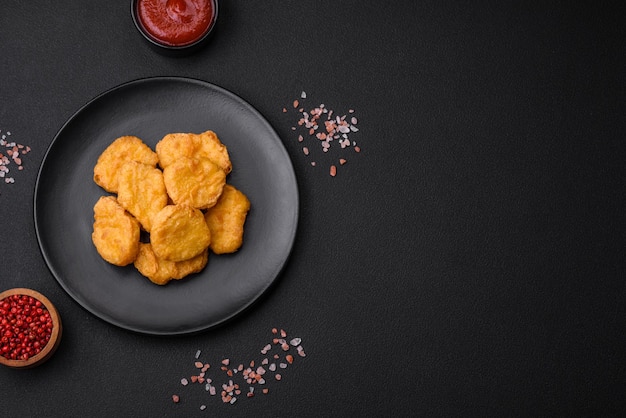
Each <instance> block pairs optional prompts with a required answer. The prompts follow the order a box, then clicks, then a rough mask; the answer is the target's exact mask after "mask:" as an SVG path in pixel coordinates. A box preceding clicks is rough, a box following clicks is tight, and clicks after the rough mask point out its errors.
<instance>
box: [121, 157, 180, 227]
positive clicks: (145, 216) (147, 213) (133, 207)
mask: <svg viewBox="0 0 626 418" xmlns="http://www.w3.org/2000/svg"><path fill="white" fill-rule="evenodd" d="M117 179H118V195H117V201H118V202H119V204H120V205H122V207H123V208H124V209H126V210H127V211H129V212H130V213H131V214H132V215H133V216H134V217H135V218H137V220H138V221H139V223H141V226H142V227H143V229H144V230H146V231H148V232H150V230H151V229H152V218H153V217H154V216H155V215H156V214H157V213H158V212H159V211H160V210H161V209H163V208H164V207H165V206H166V205H167V203H168V195H167V191H166V189H165V183H164V182H163V172H162V171H161V170H159V169H158V168H156V167H154V166H151V165H146V164H142V163H138V162H136V161H129V162H126V163H124V164H123V165H122V166H121V167H120V170H119V174H118V176H117Z"/></svg>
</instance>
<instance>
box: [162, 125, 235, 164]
mask: <svg viewBox="0 0 626 418" xmlns="http://www.w3.org/2000/svg"><path fill="white" fill-rule="evenodd" d="M156 152H157V154H158V156H159V165H160V166H161V168H166V167H167V166H168V165H170V164H172V163H173V162H174V161H176V160H177V159H178V158H180V157H204V158H208V159H209V160H211V161H213V162H214V163H215V164H217V165H218V166H219V167H221V169H222V170H224V172H225V173H226V174H228V173H230V172H231V171H232V169H233V167H232V163H231V161H230V156H229V155H228V149H227V148H226V146H225V145H224V144H222V142H221V141H220V140H219V138H218V137H217V135H216V134H215V132H213V131H206V132H202V133H201V134H194V133H171V134H167V135H165V136H164V137H163V139H161V140H160V141H159V142H158V143H157V144H156Z"/></svg>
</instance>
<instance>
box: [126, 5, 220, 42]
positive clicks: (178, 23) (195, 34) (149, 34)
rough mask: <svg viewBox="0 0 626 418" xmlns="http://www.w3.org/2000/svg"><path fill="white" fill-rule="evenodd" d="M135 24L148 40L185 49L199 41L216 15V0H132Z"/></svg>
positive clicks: (211, 25) (210, 26) (209, 29)
mask: <svg viewBox="0 0 626 418" xmlns="http://www.w3.org/2000/svg"><path fill="white" fill-rule="evenodd" d="M131 6H132V15H133V20H134V22H135V25H136V26H137V28H138V29H139V31H140V32H141V33H142V34H143V35H144V37H145V38H146V39H147V40H148V41H150V42H151V43H152V44H154V45H156V46H158V47H161V48H164V49H169V50H185V49H189V48H191V47H193V46H197V45H198V44H200V43H202V42H203V41H204V40H205V39H206V38H207V37H208V36H209V34H210V33H211V31H212V29H213V26H214V25H215V21H216V19H217V0H133V1H132V2H131Z"/></svg>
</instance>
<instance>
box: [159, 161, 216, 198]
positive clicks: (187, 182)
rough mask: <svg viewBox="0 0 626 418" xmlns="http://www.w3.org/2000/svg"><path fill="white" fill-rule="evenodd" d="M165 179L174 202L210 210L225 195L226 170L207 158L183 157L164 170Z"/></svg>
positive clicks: (168, 192) (166, 186)
mask: <svg viewBox="0 0 626 418" xmlns="http://www.w3.org/2000/svg"><path fill="white" fill-rule="evenodd" d="M163 181H164V183H165V188H166V190H167V194H168V195H169V197H170V198H171V199H172V201H173V202H174V204H177V205H183V204H184V205H189V206H192V207H194V208H197V209H207V208H210V207H211V206H213V205H215V203H216V202H217V199H218V198H219V197H220V195H221V194H222V189H223V188H224V185H225V184H226V173H224V171H223V170H222V169H221V168H219V167H218V166H217V164H215V163H213V162H212V161H211V160H209V159H207V158H202V157H200V158H190V157H181V158H178V159H177V160H176V161H174V162H172V163H171V164H170V165H168V166H167V167H165V168H164V169H163Z"/></svg>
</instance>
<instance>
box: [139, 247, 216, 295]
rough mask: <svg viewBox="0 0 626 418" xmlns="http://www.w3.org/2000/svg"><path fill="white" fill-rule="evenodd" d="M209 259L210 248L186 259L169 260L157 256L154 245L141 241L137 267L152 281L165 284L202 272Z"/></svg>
mask: <svg viewBox="0 0 626 418" xmlns="http://www.w3.org/2000/svg"><path fill="white" fill-rule="evenodd" d="M208 259H209V251H208V249H206V250H204V251H203V252H201V253H200V254H199V255H197V256H195V257H193V258H191V259H189V260H184V261H169V260H165V259H163V258H160V257H159V256H157V255H156V254H155V253H154V251H153V249H152V245H151V244H149V243H141V244H140V246H139V254H138V255H137V259H136V260H135V268H136V269H137V270H138V271H139V273H141V274H142V275H143V276H145V277H147V278H148V279H149V280H150V281H151V282H152V283H155V284H158V285H164V284H167V283H169V281H170V280H180V279H182V278H184V277H186V276H188V275H190V274H193V273H198V272H200V271H201V270H202V269H203V268H204V267H205V266H206V265H207V262H208Z"/></svg>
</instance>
